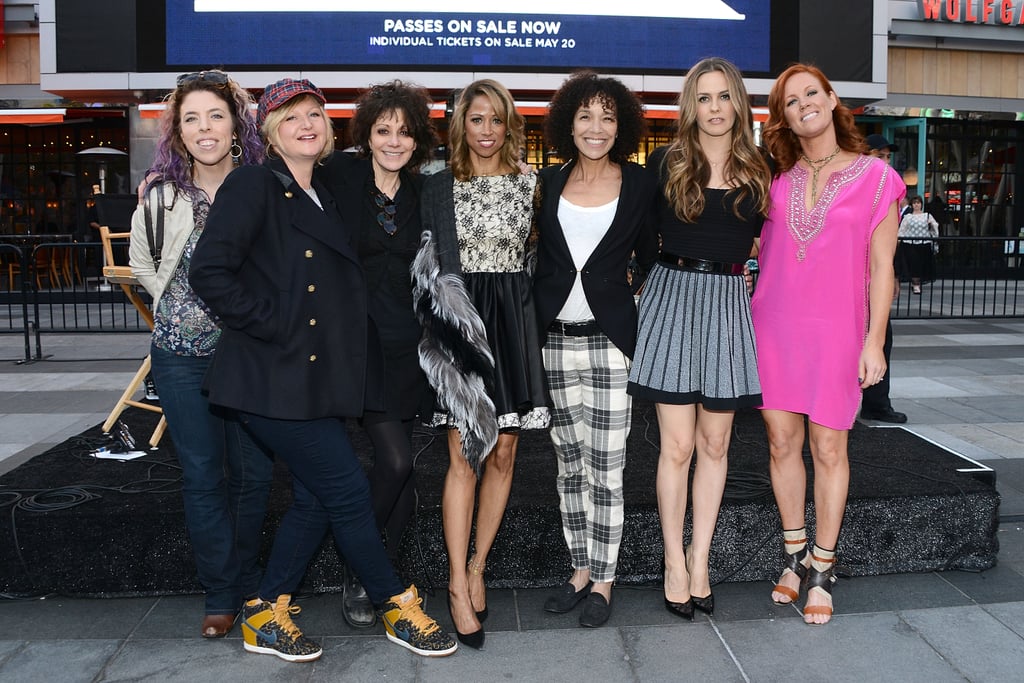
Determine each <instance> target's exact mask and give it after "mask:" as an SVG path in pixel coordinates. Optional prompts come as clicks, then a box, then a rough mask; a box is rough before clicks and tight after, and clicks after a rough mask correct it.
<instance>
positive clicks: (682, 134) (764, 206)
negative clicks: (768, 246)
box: [665, 57, 771, 223]
mask: <svg viewBox="0 0 1024 683" xmlns="http://www.w3.org/2000/svg"><path fill="white" fill-rule="evenodd" d="M715 71H717V72H720V73H721V74H722V75H723V76H725V80H726V82H727V83H728V84H729V98H730V101H731V102H732V105H733V109H734V110H735V112H736V120H735V121H734V122H733V127H732V131H731V133H730V135H731V138H732V148H731V149H730V150H729V157H728V159H727V161H726V162H725V168H724V169H723V170H722V173H723V175H724V177H725V179H726V180H727V181H729V182H730V183H731V184H735V185H736V187H735V188H733V189H730V190H729V193H728V194H733V204H732V207H733V213H734V214H736V216H737V217H740V203H741V202H742V201H743V200H744V199H745V198H746V197H750V199H751V200H752V201H753V202H754V205H755V206H756V207H757V212H758V213H759V214H761V215H764V214H766V213H767V212H768V187H769V184H770V182H771V171H770V170H769V169H768V162H767V161H765V158H764V155H763V154H762V153H761V151H760V150H759V149H758V148H757V145H755V144H754V117H753V114H752V113H751V111H750V98H749V97H748V95H747V89H746V87H745V86H744V85H743V76H742V75H741V74H740V72H739V69H737V68H736V66H735V65H733V63H732V62H730V61H728V60H726V59H722V58H720V57H709V58H707V59H702V60H701V61H699V62H697V64H695V65H694V66H693V68H692V69H690V71H689V72H688V73H687V74H686V80H685V81H684V82H683V91H682V92H681V93H680V95H679V124H678V129H677V131H676V139H675V140H674V141H673V142H672V144H671V145H670V146H669V149H668V153H667V154H666V155H665V163H666V164H667V169H668V179H667V180H666V182H665V197H666V198H667V199H668V202H669V204H671V205H672V207H673V209H675V212H676V216H678V217H679V220H681V221H683V222H684V223H694V222H696V221H697V219H698V218H699V217H700V215H701V213H702V212H703V211H704V188H705V187H706V186H707V184H708V182H709V181H710V180H711V164H710V163H708V158H707V155H706V154H705V153H704V150H703V149H702V148H701V146H700V139H699V134H700V127H699V126H698V125H697V81H698V80H700V77H701V76H703V75H704V74H707V73H712V72H715ZM734 193H735V194H734Z"/></svg>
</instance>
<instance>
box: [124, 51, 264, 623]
mask: <svg viewBox="0 0 1024 683" xmlns="http://www.w3.org/2000/svg"><path fill="white" fill-rule="evenodd" d="M251 102H252V99H251V97H250V96H249V94H248V93H247V92H246V91H245V90H244V89H243V88H242V87H241V86H239V85H238V83H236V82H235V81H234V80H232V79H231V78H230V77H229V76H228V75H227V74H226V73H224V72H223V71H216V70H213V71H199V72H196V73H189V74H183V75H181V76H179V77H178V81H177V87H175V89H174V91H173V92H172V93H171V94H170V95H169V96H168V97H167V109H166V111H165V112H164V115H163V118H162V120H161V122H160V138H159V140H158V142H157V151H156V159H155V160H154V162H153V166H152V168H151V169H150V173H149V176H148V178H147V180H148V184H147V186H146V189H145V192H144V199H143V202H142V204H141V205H140V206H139V208H138V209H137V210H136V211H135V215H134V216H133V217H132V234H131V241H130V259H131V267H132V273H134V275H135V276H136V277H137V278H138V280H139V282H140V283H141V284H142V286H143V287H145V288H146V291H148V292H149V293H150V295H152V297H153V313H154V315H153V318H154V329H153V338H152V344H151V349H150V357H151V359H152V363H153V379H154V381H155V382H156V385H157V390H158V391H159V393H160V403H161V407H162V408H163V411H164V415H165V417H166V418H167V424H168V427H169V428H170V431H171V439H172V440H173V441H174V448H175V452H176V453H177V456H178V462H179V463H180V465H181V471H182V482H183V483H182V494H183V496H184V508H185V524H186V526H187V528H188V535H189V540H190V541H191V544H192V549H193V554H194V557H195V562H196V569H197V573H198V575H199V581H200V583H201V584H202V586H203V588H204V589H205V591H206V610H205V615H204V618H203V623H202V630H201V633H202V636H203V637H204V638H219V637H222V636H225V635H227V633H228V632H229V631H230V630H231V627H232V626H233V625H234V622H235V617H236V615H237V614H238V612H239V610H240V608H241V606H242V602H243V601H244V600H245V599H246V598H248V597H251V596H252V595H254V594H255V593H256V589H257V587H258V586H259V582H260V578H261V570H260V568H259V565H258V564H257V561H256V560H257V556H258V554H259V551H260V544H261V533H262V529H263V517H264V512H265V510H266V504H267V495H268V493H269V491H270V482H271V471H272V469H273V462H272V460H271V459H270V458H269V457H268V456H267V455H266V454H264V453H263V452H262V451H261V450H260V449H259V448H258V447H257V446H256V445H255V444H254V443H253V442H252V441H251V439H250V438H249V437H248V436H247V435H246V433H245V432H244V431H243V430H242V429H241V427H240V426H239V425H238V423H237V422H234V421H230V420H225V419H223V418H222V417H221V416H219V415H217V414H215V413H214V412H213V411H211V409H210V405H209V403H208V402H207V399H206V396H204V395H203V393H202V391H201V387H202V381H203V376H204V375H205V374H206V369H207V367H209V365H210V361H211V359H212V357H213V350H214V348H215V346H216V345H217V341H218V339H219V338H220V333H221V331H220V323H219V321H218V320H217V319H216V317H215V316H213V315H212V314H211V313H210V311H209V309H208V308H207V307H206V305H205V304H204V303H203V302H202V301H201V300H200V299H199V297H198V296H197V295H196V293H195V292H194V291H192V288H191V286H189V282H188V272H189V264H190V262H191V259H192V252H193V249H194V248H195V244H196V241H197V240H198V239H199V235H200V234H202V232H203V228H204V227H205V225H206V217H207V214H208V213H209V210H210V205H211V204H212V203H213V201H214V199H215V198H216V196H217V190H218V188H219V187H220V185H221V183H222V182H223V181H224V179H225V178H226V177H227V175H228V174H229V173H230V172H231V171H232V170H233V169H234V168H235V167H236V166H239V165H241V164H259V163H261V162H262V161H263V156H264V155H263V143H262V140H261V138H260V134H259V130H258V129H257V127H256V121H255V119H254V117H253V115H252V112H251V111H250V104H251ZM225 473H226V474H225Z"/></svg>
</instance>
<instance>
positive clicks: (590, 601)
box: [580, 593, 612, 628]
mask: <svg viewBox="0 0 1024 683" xmlns="http://www.w3.org/2000/svg"><path fill="white" fill-rule="evenodd" d="M611 615H612V606H611V605H610V604H609V603H608V601H607V600H605V599H604V596H603V595H601V594H600V593H591V594H590V595H588V596H587V599H586V600H585V601H584V603H583V613H582V614H580V626H583V627H586V628H597V627H598V626H604V625H605V623H606V622H607V621H608V617H610V616H611Z"/></svg>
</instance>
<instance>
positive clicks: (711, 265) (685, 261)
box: [658, 252, 746, 275]
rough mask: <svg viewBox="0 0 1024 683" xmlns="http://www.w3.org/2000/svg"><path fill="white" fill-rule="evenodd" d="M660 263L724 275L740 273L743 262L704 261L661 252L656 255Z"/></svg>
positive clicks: (741, 272)
mask: <svg viewBox="0 0 1024 683" xmlns="http://www.w3.org/2000/svg"><path fill="white" fill-rule="evenodd" d="M658 260H659V261H661V262H662V263H668V264H671V265H673V266H679V267H680V268H685V269H686V270H695V271H697V272H699V273H722V274H724V275H742V274H743V266H745V265H746V264H745V263H722V262H721V261H706V260H704V259H702V258H690V257H689V256H676V255H675V254H666V253H665V252H662V253H661V254H660V255H659V256H658Z"/></svg>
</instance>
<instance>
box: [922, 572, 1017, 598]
mask: <svg viewBox="0 0 1024 683" xmlns="http://www.w3.org/2000/svg"><path fill="white" fill-rule="evenodd" d="M941 576H942V578H943V579H945V580H947V581H949V582H950V583H951V584H953V585H954V586H956V587H957V589H958V590H961V591H963V592H964V593H965V594H967V595H968V596H969V597H970V598H971V599H972V600H974V601H975V602H977V603H980V604H986V603H990V602H1010V601H1016V600H1024V575H1021V574H1020V573H1019V572H1017V571H1015V570H1014V569H1013V568H1012V567H1009V566H1004V565H999V564H997V565H996V566H995V567H993V568H992V569H987V570H985V571H983V572H959V571H950V572H942V574H941Z"/></svg>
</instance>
